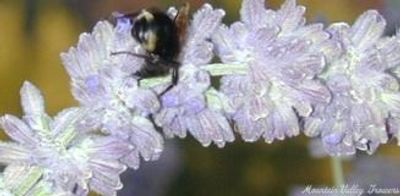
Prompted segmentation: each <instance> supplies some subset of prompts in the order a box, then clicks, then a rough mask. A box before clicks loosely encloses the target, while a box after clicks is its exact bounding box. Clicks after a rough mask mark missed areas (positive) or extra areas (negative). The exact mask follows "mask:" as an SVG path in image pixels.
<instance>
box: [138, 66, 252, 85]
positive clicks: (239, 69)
mask: <svg viewBox="0 0 400 196" xmlns="http://www.w3.org/2000/svg"><path fill="white" fill-rule="evenodd" d="M198 67H199V68H200V69H202V70H205V71H208V72H209V73H210V75H211V76H223V75H232V74H246V73H247V71H248V70H247V69H248V66H247V65H246V64H222V63H215V64H207V65H199V66H198ZM170 77H171V76H160V77H151V78H144V79H142V80H140V85H141V86H145V87H154V86H157V85H159V84H163V83H167V82H169V81H170V80H171V78H170Z"/></svg>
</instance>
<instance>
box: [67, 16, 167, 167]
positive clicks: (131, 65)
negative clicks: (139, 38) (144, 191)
mask: <svg viewBox="0 0 400 196" xmlns="http://www.w3.org/2000/svg"><path fill="white" fill-rule="evenodd" d="M130 25H131V24H130V23H129V21H126V19H123V18H121V19H120V21H119V23H118V26H117V27H115V28H114V27H113V26H112V25H111V24H110V23H108V22H106V21H101V22H98V23H97V24H96V26H95V27H94V29H93V32H92V33H91V34H87V33H84V34H82V35H81V36H80V39H79V42H78V45H77V46H76V47H75V48H71V49H70V50H69V51H68V52H67V53H63V54H61V59H62V61H63V63H64V66H65V68H66V69H67V71H68V74H69V75H70V77H71V80H72V82H71V84H72V93H73V95H74V97H75V98H76V99H77V100H78V101H79V102H80V104H82V105H84V106H85V107H89V108H92V109H94V110H95V112H93V113H91V114H90V115H91V116H90V117H91V120H87V124H88V125H89V126H90V125H91V124H95V125H96V126H98V127H99V129H100V130H101V131H102V132H103V133H105V134H110V135H113V136H117V137H118V138H120V139H121V140H122V141H129V142H130V143H131V144H132V145H133V146H134V149H132V152H131V153H130V154H129V155H127V156H126V157H124V158H123V162H124V163H125V164H127V165H128V166H129V167H132V168H138V167H139V160H140V158H139V154H140V155H141V156H142V157H143V158H144V160H146V161H148V160H156V159H157V158H158V157H159V156H160V154H161V152H162V149H163V139H162V136H161V135H160V134H159V133H158V132H157V131H156V130H155V128H154V126H153V124H152V123H151V121H150V120H149V119H148V118H147V117H148V115H149V114H152V113H154V112H156V111H157V110H159V108H160V103H159V101H158V98H157V96H156V94H155V93H154V92H153V91H152V90H149V89H148V88H140V87H139V85H138V82H137V81H136V79H135V78H133V77H132V75H133V73H134V72H135V71H137V70H138V69H140V67H141V65H142V64H143V63H144V62H143V59H141V58H136V57H134V56H132V55H112V53H113V52H120V51H129V52H134V53H143V52H144V51H143V50H142V49H141V48H140V45H139V44H138V43H137V42H135V40H134V39H133V38H132V37H131V35H130V28H131V26H130Z"/></svg>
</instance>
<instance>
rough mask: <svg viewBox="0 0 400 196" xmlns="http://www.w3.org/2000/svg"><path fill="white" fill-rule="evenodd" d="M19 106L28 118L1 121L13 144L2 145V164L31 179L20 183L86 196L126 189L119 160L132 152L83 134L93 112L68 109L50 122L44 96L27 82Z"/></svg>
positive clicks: (125, 146)
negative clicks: (85, 194) (89, 191)
mask: <svg viewBox="0 0 400 196" xmlns="http://www.w3.org/2000/svg"><path fill="white" fill-rule="evenodd" d="M21 102H22V108H23V110H24V113H25V115H24V116H23V118H22V119H19V118H17V117H15V116H13V115H9V114H7V115H5V116H3V117H1V120H0V123H1V127H2V129H4V131H5V133H6V134H7V135H8V136H9V137H10V138H11V139H12V140H13V141H12V142H11V141H10V142H5V141H1V142H0V163H1V164H5V165H8V167H15V168H20V169H23V170H24V171H19V172H22V173H26V174H27V175H26V177H24V176H22V177H21V178H23V179H21V181H24V178H26V180H29V179H32V177H33V181H32V180H31V181H28V182H31V184H30V185H31V186H33V185H35V184H36V183H32V182H36V181H38V182H37V183H39V184H38V186H40V187H42V188H43V189H45V188H49V189H51V190H52V191H51V192H52V193H54V192H60V191H61V192H68V193H72V191H78V192H83V193H87V192H88V190H89V187H91V189H92V190H94V191H96V192H99V193H101V194H103V195H115V194H116V190H118V189H120V188H121V187H122V185H121V183H120V180H119V174H120V173H121V172H122V171H124V170H125V169H126V167H125V166H124V165H123V164H121V163H120V162H119V161H118V160H119V159H120V158H121V157H123V156H124V155H125V153H126V152H129V151H130V149H131V146H130V145H129V144H128V143H123V142H121V141H119V140H118V139H115V138H112V137H100V136H90V135H85V134H83V133H84V132H86V130H82V129H81V128H80V127H81V126H80V123H81V122H83V121H84V120H85V118H86V116H87V115H88V113H89V112H91V111H90V110H89V109H86V108H68V109H65V110H63V111H62V112H60V113H59V114H58V115H57V116H55V117H54V118H51V117H50V116H48V115H47V114H46V113H45V111H44V101H43V98H42V95H41V93H40V91H39V90H38V89H37V88H36V87H35V86H34V85H32V84H31V83H29V82H25V83H24V85H23V87H22V88H21ZM85 128H88V127H85ZM30 173H33V174H34V175H30ZM39 180H40V181H39ZM42 181H43V182H42ZM28 184H29V183H26V184H24V186H22V188H24V187H26V186H28ZM28 188H29V187H28ZM40 190H42V189H40ZM40 190H38V191H40ZM14 191H17V192H24V191H26V190H23V189H22V190H19V189H16V190H14Z"/></svg>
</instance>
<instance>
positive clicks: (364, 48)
mask: <svg viewBox="0 0 400 196" xmlns="http://www.w3.org/2000/svg"><path fill="white" fill-rule="evenodd" d="M385 25H386V22H385V20H384V18H383V17H382V16H381V15H379V14H378V13H377V12H376V11H374V10H371V11H367V12H365V13H364V14H362V15H361V16H360V17H359V18H358V19H357V20H356V22H355V23H354V24H353V25H352V26H349V25H348V24H346V23H335V24H332V25H331V26H330V27H329V28H328V29H327V31H329V33H330V34H331V36H332V39H334V40H336V41H339V42H340V43H341V46H342V48H343V50H344V52H343V54H342V55H341V56H339V57H338V58H337V59H336V60H334V61H333V62H332V63H331V64H330V65H329V66H327V70H326V72H324V73H323V74H322V76H321V77H322V78H323V79H324V80H326V83H327V85H328V87H329V89H330V91H331V92H332V100H331V102H329V104H321V105H317V106H316V108H315V111H314V113H313V114H312V116H311V117H310V118H306V119H305V133H306V135H308V136H317V135H320V136H321V138H322V142H323V144H324V146H325V147H326V149H327V151H328V152H329V153H330V154H333V155H348V154H354V153H355V150H356V149H359V150H365V151H367V152H368V153H369V154H371V153H373V152H374V151H375V150H376V148H377V147H378V146H379V145H380V144H381V143H386V142H387V141H388V132H389V131H390V130H391V131H393V132H396V133H394V134H396V135H397V136H398V125H399V123H398V122H396V121H398V120H396V119H398V117H399V116H398V115H399V114H400V113H399V111H400V94H399V84H398V81H397V80H396V78H394V77H393V76H392V75H391V74H389V73H388V72H389V70H390V69H392V68H393V67H395V66H398V65H399V62H400V45H399V42H398V41H396V39H395V38H390V37H389V38H387V37H382V35H383V32H384V28H385ZM396 126H397V128H396Z"/></svg>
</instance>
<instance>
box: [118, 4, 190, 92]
mask: <svg viewBox="0 0 400 196" xmlns="http://www.w3.org/2000/svg"><path fill="white" fill-rule="evenodd" d="M188 12H189V4H186V5H184V6H182V7H181V8H180V9H179V10H178V13H177V14H176V16H175V17H174V18H173V19H172V18H170V16H168V15H167V13H165V12H162V11H160V10H158V9H155V8H153V9H142V10H140V11H139V12H134V13H128V14H124V15H122V16H120V17H124V18H129V20H130V22H131V23H132V30H131V35H132V37H133V38H134V39H135V40H136V41H137V42H138V43H139V44H140V45H141V46H142V48H143V49H144V50H145V51H146V53H145V54H136V53H132V52H125V51H123V52H114V53H112V55H116V54H129V55H133V56H136V57H139V58H143V59H144V60H145V63H144V65H143V66H142V67H141V68H140V69H139V70H138V71H137V72H136V73H134V75H135V76H138V77H139V80H140V79H143V78H147V77H155V76H162V75H167V74H168V73H169V72H170V70H172V78H171V84H170V85H169V86H168V87H167V88H166V89H165V90H164V91H163V92H161V93H160V96H161V95H163V94H164V93H166V92H167V91H169V90H170V89H171V88H172V87H173V86H175V85H177V84H178V80H179V67H180V63H179V62H178V61H177V59H178V56H179V53H180V50H181V46H182V44H183V42H184V40H185V34H186V29H187V26H188V19H187V18H188Z"/></svg>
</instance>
